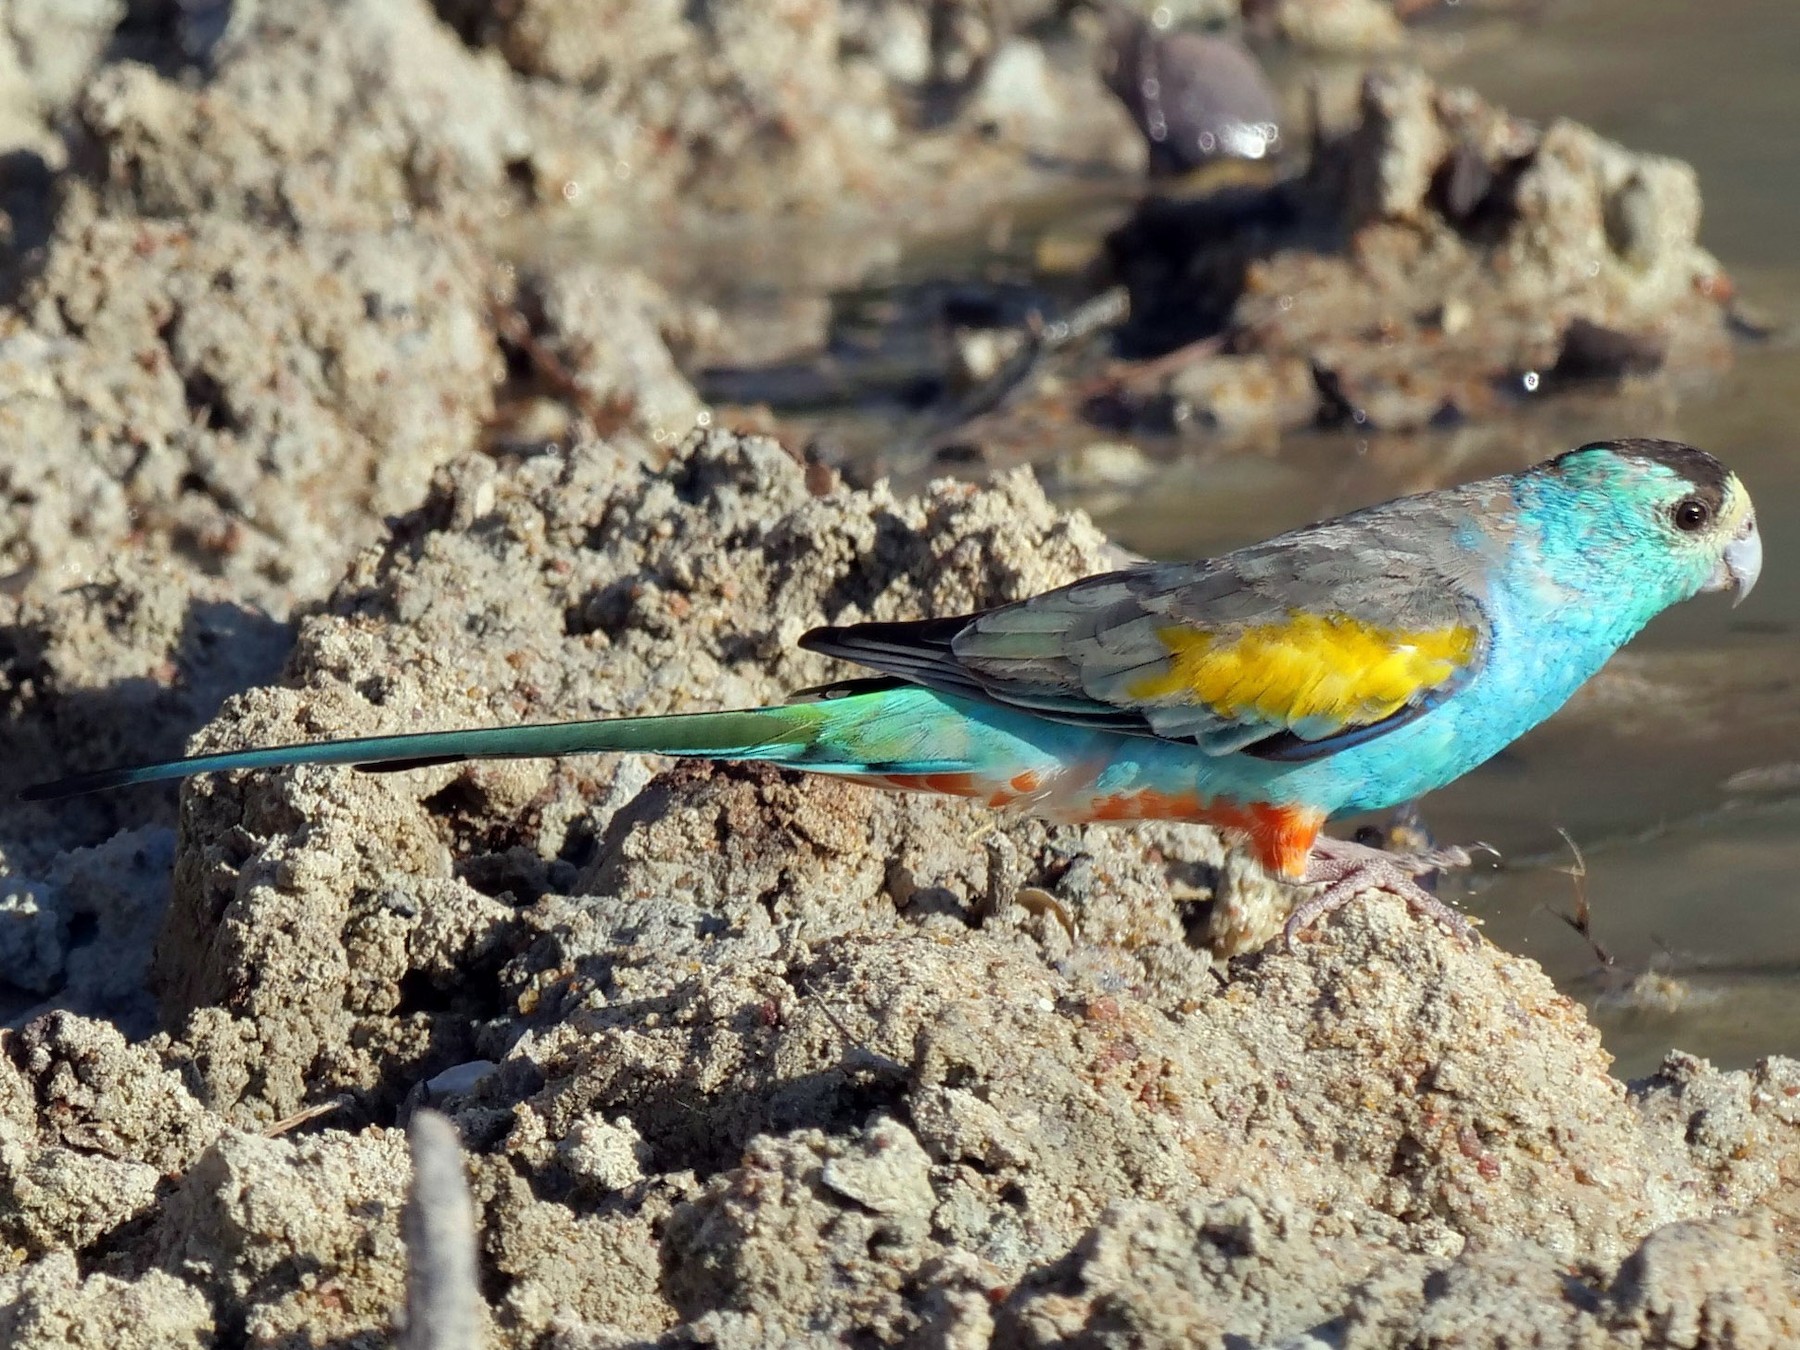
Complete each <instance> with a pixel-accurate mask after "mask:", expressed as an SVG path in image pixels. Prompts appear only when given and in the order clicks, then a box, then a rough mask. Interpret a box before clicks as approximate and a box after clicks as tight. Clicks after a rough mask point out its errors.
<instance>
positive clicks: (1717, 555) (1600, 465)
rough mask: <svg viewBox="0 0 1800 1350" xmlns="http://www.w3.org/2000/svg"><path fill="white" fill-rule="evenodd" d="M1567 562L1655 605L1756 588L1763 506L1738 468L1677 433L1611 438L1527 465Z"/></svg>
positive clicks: (1742, 594)
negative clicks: (1671, 437)
mask: <svg viewBox="0 0 1800 1350" xmlns="http://www.w3.org/2000/svg"><path fill="white" fill-rule="evenodd" d="M1522 477H1523V479H1524V480H1526V481H1530V480H1536V484H1535V487H1536V491H1535V492H1528V494H1527V495H1528V496H1535V497H1536V498H1537V500H1538V503H1539V510H1540V511H1547V513H1548V514H1547V517H1546V519H1548V520H1549V521H1552V522H1553V533H1554V534H1555V535H1556V536H1557V538H1556V540H1555V542H1556V544H1557V545H1559V546H1560V547H1559V548H1558V551H1559V552H1562V553H1563V554H1564V560H1565V561H1566V562H1568V563H1570V564H1573V565H1574V566H1576V567H1577V568H1578V569H1579V570H1580V571H1583V572H1586V573H1588V574H1589V577H1588V579H1590V580H1591V581H1592V582H1594V583H1595V584H1596V585H1598V586H1602V587H1606V588H1618V587H1625V588H1628V589H1629V590H1630V591H1631V592H1632V593H1633V594H1634V595H1635V597H1636V599H1637V601H1638V602H1639V603H1640V604H1642V605H1643V606H1644V607H1645V608H1646V609H1648V610H1649V611H1650V612H1655V611H1657V610H1661V609H1664V608H1666V607H1667V606H1669V605H1672V604H1674V603H1676V602H1677V601H1680V600H1685V599H1687V598H1689V597H1690V596H1693V595H1697V594H1699V593H1700V592H1702V591H1723V590H1731V591H1732V592H1734V595H1733V603H1734V604H1736V603H1738V602H1740V601H1742V600H1743V598H1744V597H1745V596H1747V595H1748V594H1750V589H1751V587H1753V586H1755V585H1756V578H1757V576H1758V575H1759V574H1760V573H1761V572H1762V536H1761V535H1760V534H1758V533H1757V529H1756V508H1755V507H1754V506H1753V505H1752V504H1751V501H1750V494H1749V493H1748V492H1747V491H1746V490H1745V489H1744V485H1743V483H1742V482H1740V481H1739V480H1738V476H1737V475H1736V474H1734V473H1732V472H1731V471H1730V470H1729V469H1727V468H1726V467H1725V466H1724V465H1723V464H1721V463H1719V461H1718V460H1716V459H1714V458H1713V457H1712V456H1711V455H1709V454H1707V453H1706V452H1705V451H1704V450H1696V449H1694V448H1693V447H1692V446H1690V445H1682V444H1681V443H1679V442H1677V441H1654V440H1622V441H1603V442H1599V443H1597V444H1593V445H1585V446H1582V447H1581V448H1580V449H1579V450H1571V451H1569V452H1568V453H1567V454H1564V455H1559V456H1557V457H1556V458H1555V459H1552V460H1549V461H1547V462H1545V463H1544V464H1541V465H1539V466H1538V467H1537V468H1535V469H1532V470H1528V471H1527V473H1526V474H1525V475H1523V476H1522Z"/></svg>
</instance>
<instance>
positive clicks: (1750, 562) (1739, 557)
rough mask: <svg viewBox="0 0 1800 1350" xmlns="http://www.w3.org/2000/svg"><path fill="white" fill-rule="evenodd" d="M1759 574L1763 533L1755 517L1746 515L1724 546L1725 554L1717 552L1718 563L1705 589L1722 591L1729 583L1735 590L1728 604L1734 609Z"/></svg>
mask: <svg viewBox="0 0 1800 1350" xmlns="http://www.w3.org/2000/svg"><path fill="white" fill-rule="evenodd" d="M1761 575H1762V535H1760V534H1758V533H1757V530H1756V517H1755V516H1746V517H1745V518H1744V523H1743V524H1742V525H1741V526H1739V527H1738V532H1737V538H1735V539H1733V540H1732V541H1731V542H1730V543H1729V544H1727V545H1725V551H1724V553H1722V554H1720V555H1719V565H1718V566H1717V567H1716V568H1714V569H1713V574H1712V576H1711V578H1710V579H1709V580H1708V581H1707V583H1706V589H1707V590H1709V591H1722V590H1724V589H1725V588H1726V587H1727V586H1729V587H1730V588H1731V589H1732V591H1733V592H1734V594H1733V595H1732V597H1731V604H1732V607H1733V608H1734V609H1735V608H1736V607H1737V606H1739V605H1741V604H1743V603H1744V597H1745V596H1746V595H1749V594H1750V591H1751V589H1752V588H1753V587H1754V586H1755V585H1756V579H1757V577H1759V576H1761Z"/></svg>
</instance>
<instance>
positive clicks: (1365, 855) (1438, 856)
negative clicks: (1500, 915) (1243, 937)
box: [1281, 834, 1475, 952]
mask: <svg viewBox="0 0 1800 1350" xmlns="http://www.w3.org/2000/svg"><path fill="white" fill-rule="evenodd" d="M1472 861H1473V860H1472V859H1471V858H1470V856H1469V851H1468V850H1467V849H1466V848H1456V847H1451V848H1434V849H1428V850H1425V851H1423V852H1419V853H1389V852H1386V851H1385V850H1383V849H1378V848H1370V847H1369V846H1368V845H1367V844H1355V843H1352V842H1350V841H1349V840H1348V839H1333V838H1331V837H1330V836H1329V835H1323V834H1322V835H1320V836H1319V837H1318V838H1317V839H1316V840H1314V841H1313V848H1312V858H1311V859H1310V861H1309V862H1308V864H1307V868H1306V883H1305V884H1307V885H1309V886H1322V887H1323V888H1324V889H1322V890H1320V891H1319V893H1318V894H1316V895H1313V896H1310V897H1309V898H1307V899H1305V900H1302V901H1301V902H1300V903H1299V904H1298V905H1296V906H1294V912H1293V913H1292V914H1290V915H1288V920H1287V923H1286V924H1285V925H1283V927H1282V930H1281V936H1282V941H1283V942H1285V943H1286V944H1287V949H1288V950H1289V951H1290V952H1291V951H1293V950H1294V940H1295V939H1296V938H1298V937H1299V936H1300V934H1302V933H1304V932H1305V931H1306V930H1307V929H1308V928H1310V927H1312V926H1313V924H1315V923H1317V922H1318V921H1319V920H1320V919H1322V918H1324V917H1325V916H1326V915H1327V914H1330V913H1331V912H1332V911H1333V910H1338V909H1342V908H1343V907H1344V906H1345V905H1347V904H1349V903H1350V901H1351V900H1353V899H1355V898H1356V896H1358V895H1360V894H1361V893H1362V892H1364V891H1387V892H1388V893H1389V894H1391V895H1397V896H1399V897H1400V898H1401V899H1402V900H1404V901H1406V903H1407V905H1408V906H1410V907H1411V909H1412V912H1413V913H1414V914H1418V915H1422V916H1423V917H1425V918H1428V919H1435V920H1437V922H1438V923H1440V924H1442V925H1443V926H1444V927H1445V928H1446V929H1448V930H1449V931H1450V932H1451V933H1453V934H1454V935H1455V936H1457V937H1459V938H1462V939H1463V940H1464V941H1465V942H1471V943H1472V942H1474V941H1475V926H1474V925H1473V924H1472V923H1470V922H1469V920H1468V919H1467V918H1466V917H1465V916H1464V915H1462V914H1459V913H1458V912H1457V911H1456V910H1454V909H1452V908H1450V906H1449V905H1446V904H1445V903H1444V902H1443V901H1442V900H1440V899H1438V898H1437V897H1436V896H1435V895H1433V894H1432V893H1431V892H1430V891H1428V890H1426V889H1425V888H1424V887H1423V886H1421V885H1420V884H1419V883H1418V881H1417V880H1416V878H1417V877H1419V876H1420V875H1422V874H1424V873H1427V872H1441V871H1444V870H1446V869H1448V868H1455V867H1467V866H1469V864H1470V863H1471V862H1472Z"/></svg>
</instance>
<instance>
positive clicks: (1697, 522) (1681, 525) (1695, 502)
mask: <svg viewBox="0 0 1800 1350" xmlns="http://www.w3.org/2000/svg"><path fill="white" fill-rule="evenodd" d="M1670 515H1671V516H1672V518H1673V519H1674V521H1675V528H1676V529H1678V530H1688V531H1690V532H1691V531H1693V530H1697V529H1699V528H1700V527H1701V526H1702V525H1704V524H1706V522H1707V521H1709V520H1711V519H1712V511H1711V510H1710V509H1708V507H1707V505H1706V503H1705V502H1703V501H1701V500H1700V499H1699V498H1698V497H1683V498H1682V499H1681V500H1680V501H1678V502H1676V503H1675V509H1674V511H1672V512H1671V513H1670Z"/></svg>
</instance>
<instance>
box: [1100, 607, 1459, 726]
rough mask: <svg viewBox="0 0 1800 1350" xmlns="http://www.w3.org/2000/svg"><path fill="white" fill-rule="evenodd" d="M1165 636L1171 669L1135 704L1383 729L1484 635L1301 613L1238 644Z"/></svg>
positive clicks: (1145, 682) (1179, 628)
mask: <svg viewBox="0 0 1800 1350" xmlns="http://www.w3.org/2000/svg"><path fill="white" fill-rule="evenodd" d="M1156 636H1157V639H1158V640H1159V641H1160V642H1161V643H1162V644H1163V646H1164V647H1166V648H1168V651H1169V664H1168V669H1166V670H1164V671H1162V672H1160V673H1158V674H1155V675H1150V676H1146V677H1145V678H1144V679H1142V680H1139V681H1137V682H1136V683H1135V684H1133V685H1132V686H1131V696H1132V697H1133V698H1136V699H1142V700H1143V701H1145V702H1147V703H1159V702H1168V701H1170V700H1171V699H1176V698H1181V699H1184V700H1185V699H1188V698H1191V699H1194V700H1195V701H1197V702H1199V703H1202V704H1204V705H1206V706H1207V707H1210V708H1213V709H1216V710H1217V711H1218V713H1219V714H1220V715H1221V716H1223V717H1240V716H1243V715H1244V714H1246V713H1248V714H1254V715H1255V716H1257V717H1260V718H1262V719H1264V720H1267V721H1269V722H1272V723H1277V724H1283V725H1287V726H1293V725H1295V724H1297V723H1299V722H1302V721H1304V720H1307V719H1309V718H1320V719H1324V720H1326V721H1329V722H1333V723H1336V724H1338V725H1350V724H1366V723H1369V722H1378V721H1380V720H1381V719H1382V718H1384V717H1388V716H1391V715H1392V714H1394V713H1396V712H1398V711H1399V710H1400V709H1401V708H1402V707H1403V706H1404V705H1405V704H1406V703H1407V702H1408V701H1409V700H1410V699H1412V698H1415V697H1416V696H1417V695H1418V694H1419V693H1420V692H1421V691H1423V690H1426V689H1430V688H1433V687H1434V686H1436V685H1440V684H1442V683H1444V681H1446V680H1448V679H1449V678H1450V677H1451V676H1453V675H1454V674H1456V672H1457V671H1458V670H1460V669H1462V668H1463V667H1464V666H1466V665H1468V664H1469V662H1470V661H1471V660H1473V659H1474V656H1475V649H1476V645H1477V640H1476V634H1475V630H1474V629H1472V628H1469V627H1467V626H1465V625H1462V624H1455V625H1452V626H1450V627H1447V628H1433V629H1427V630H1424V631H1420V632H1404V631H1402V630H1398V629H1393V628H1382V627H1379V626H1377V625H1375V624H1369V623H1363V622H1362V621H1361V620H1358V619H1353V618H1351V617H1350V616H1349V615H1347V614H1309V613H1305V612H1302V611H1298V610H1294V611H1290V612H1289V613H1288V616H1287V618H1285V619H1283V620H1280V621H1278V622H1275V623H1266V624H1258V625H1257V626H1255V627H1254V628H1246V629H1244V630H1243V631H1242V632H1239V633H1237V634H1235V635H1234V636H1232V637H1231V638H1230V640H1228V641H1220V640H1219V638H1218V635H1217V634H1214V633H1208V632H1205V631H1203V630H1200V629H1195V628H1190V627H1187V626H1186V625H1185V624H1171V625H1169V626H1168V627H1165V628H1159V629H1158V630H1157V633H1156Z"/></svg>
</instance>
